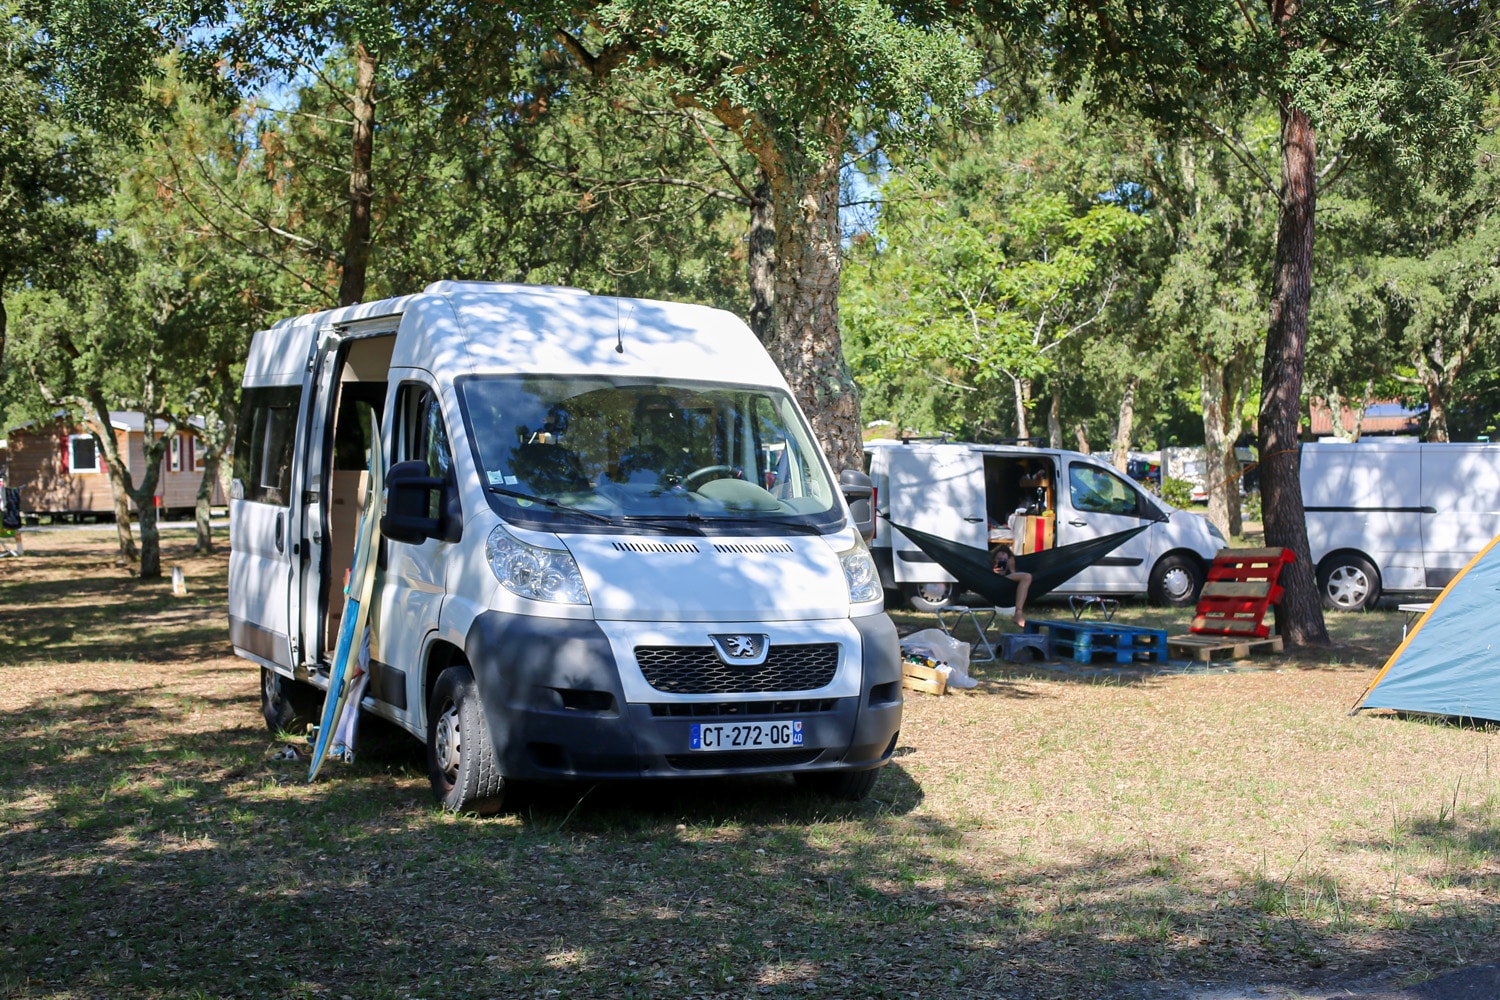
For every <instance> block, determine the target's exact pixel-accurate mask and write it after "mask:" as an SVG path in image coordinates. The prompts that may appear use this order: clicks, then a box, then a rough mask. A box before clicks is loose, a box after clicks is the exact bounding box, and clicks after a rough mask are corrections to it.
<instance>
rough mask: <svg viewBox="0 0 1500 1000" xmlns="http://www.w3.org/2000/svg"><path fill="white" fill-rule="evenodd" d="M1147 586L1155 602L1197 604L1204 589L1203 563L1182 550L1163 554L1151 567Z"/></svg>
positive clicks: (1169, 605) (1178, 605) (1180, 604)
mask: <svg viewBox="0 0 1500 1000" xmlns="http://www.w3.org/2000/svg"><path fill="white" fill-rule="evenodd" d="M1147 586H1148V590H1149V593H1150V596H1151V603H1153V604H1161V605H1165V606H1167V607H1174V608H1180V607H1186V606H1188V605H1191V604H1197V603H1198V592H1199V591H1201V590H1202V589H1203V564H1202V563H1200V562H1199V561H1198V560H1197V559H1195V558H1194V557H1192V556H1190V555H1185V554H1183V553H1181V552H1175V553H1172V554H1171V555H1166V556H1163V557H1162V558H1161V559H1159V560H1157V562H1156V565H1155V566H1153V567H1151V579H1150V581H1148V584H1147Z"/></svg>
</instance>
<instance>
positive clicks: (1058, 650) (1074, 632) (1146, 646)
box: [1026, 619, 1167, 663]
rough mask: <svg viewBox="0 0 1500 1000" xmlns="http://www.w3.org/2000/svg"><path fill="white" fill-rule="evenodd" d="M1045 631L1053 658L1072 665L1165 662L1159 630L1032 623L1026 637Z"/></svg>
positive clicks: (1099, 624)
mask: <svg viewBox="0 0 1500 1000" xmlns="http://www.w3.org/2000/svg"><path fill="white" fill-rule="evenodd" d="M1043 628H1045V629H1046V630H1047V646H1048V648H1049V649H1050V650H1051V651H1052V655H1053V656H1056V657H1066V658H1067V659H1070V660H1072V661H1074V662H1075V663H1094V662H1107V661H1113V662H1115V663H1133V662H1135V661H1136V660H1138V659H1141V658H1143V657H1144V658H1146V659H1151V660H1155V661H1156V662H1157V663H1165V662H1167V633H1166V632H1165V631H1163V630H1162V629H1154V628H1141V627H1139V626H1136V625H1119V624H1116V623H1114V622H1060V621H1039V620H1036V619H1032V620H1030V621H1028V622H1027V623H1026V631H1027V633H1035V632H1038V631H1039V630H1040V629H1043Z"/></svg>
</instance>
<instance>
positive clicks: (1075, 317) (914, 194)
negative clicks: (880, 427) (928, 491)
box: [842, 105, 1153, 437]
mask: <svg viewBox="0 0 1500 1000" xmlns="http://www.w3.org/2000/svg"><path fill="white" fill-rule="evenodd" d="M1083 125H1084V123H1083V122H1082V120H1081V119H1080V118H1079V116H1078V114H1077V110H1076V108H1059V107H1057V106H1055V105H1045V106H1044V108H1043V110H1042V112H1041V115H1040V117H1039V118H1038V119H1037V120H1031V121H1022V122H1018V123H1015V124H1012V125H1007V126H1003V127H1002V128H1000V129H999V130H998V131H997V132H996V133H995V134H994V135H992V136H988V137H984V138H980V139H977V140H973V141H969V142H966V143H963V144H962V145H957V146H956V148H950V149H949V150H947V151H946V152H947V155H948V156H949V157H950V159H949V161H948V162H947V163H946V164H944V166H945V167H946V170H945V172H943V173H941V174H940V173H938V172H937V171H920V170H907V171H903V172H900V173H897V174H896V175H895V176H893V177H892V178H891V179H890V180H889V181H888V182H887V183H886V184H885V185H884V188H883V190H882V211H881V217H880V219H879V222H878V225H877V227H876V229H875V230H874V232H872V233H871V234H870V235H869V236H868V238H862V239H860V240H857V241H856V242H855V244H854V246H853V247H852V248H851V252H850V255H849V261H848V264H847V265H846V270H845V279H844V286H845V290H844V295H843V300H842V310H843V317H844V324H845V330H846V332H847V336H848V339H849V342H850V353H851V357H852V358H854V359H855V360H856V366H857V377H859V378H860V381H861V386H862V388H863V389H864V390H865V392H866V396H867V406H866V417H867V418H869V417H872V416H881V417H890V418H898V417H899V418H902V419H909V417H910V415H911V413H912V412H913V411H915V412H918V413H924V414H928V415H931V416H932V417H934V418H936V419H938V420H939V421H940V422H941V426H943V427H950V428H957V429H960V430H961V431H965V430H967V431H973V432H977V433H978V434H980V435H982V436H991V437H993V436H996V434H997V433H998V432H1000V431H1001V428H1003V427H1004V426H1005V424H1006V423H1008V422H1009V421H1008V420H1005V419H1004V418H1003V417H1002V414H1004V413H1005V412H1006V411H1007V410H1011V411H1012V412H1013V410H1012V407H1013V405H1014V404H1013V399H1014V397H1015V396H1016V394H1017V391H1018V389H1019V391H1020V392H1021V393H1022V395H1025V396H1028V397H1029V394H1030V387H1031V385H1032V384H1033V383H1034V382H1035V381H1036V380H1039V379H1046V378H1055V379H1058V380H1062V379H1065V378H1073V377H1076V376H1078V375H1080V374H1081V373H1082V371H1083V370H1084V367H1085V366H1084V364H1083V362H1082V361H1081V360H1080V358H1081V355H1082V353H1083V351H1084V349H1085V348H1084V347H1083V346H1082V344H1083V342H1084V341H1087V342H1088V345H1089V346H1090V347H1092V346H1094V345H1095V344H1097V343H1099V342H1101V341H1108V342H1109V343H1111V344H1118V343H1121V342H1122V341H1123V340H1124V339H1132V338H1133V337H1134V336H1135V335H1136V334H1137V333H1138V330H1137V328H1136V327H1133V326H1132V318H1131V316H1130V315H1129V310H1128V309H1126V308H1122V304H1128V303H1130V302H1132V300H1133V299H1134V298H1136V297H1138V296H1137V289H1138V287H1139V284H1140V283H1141V282H1142V281H1143V280H1149V274H1147V275H1142V274H1141V273H1140V271H1139V270H1134V269H1133V268H1132V263H1133V262H1138V261H1139V259H1140V257H1141V250H1142V248H1143V247H1145V246H1147V245H1149V240H1150V237H1151V233H1152V230H1153V226H1152V222H1151V218H1150V216H1149V214H1147V213H1144V212H1141V211H1138V210H1132V208H1131V207H1128V205H1127V204H1126V203H1125V199H1122V198H1119V197H1115V196H1113V194H1112V195H1111V196H1110V197H1101V196H1100V192H1118V191H1122V190H1131V188H1129V187H1128V186H1127V185H1125V183H1124V179H1125V178H1123V177H1122V175H1121V173H1119V172H1118V164H1116V163H1113V162H1112V157H1114V156H1116V155H1117V153H1116V152H1115V150H1113V149H1110V148H1108V147H1109V144H1108V143H1107V142H1105V141H1100V140H1095V139H1090V138H1082V139H1080V136H1079V133H1080V132H1081V131H1083ZM1080 147H1082V148H1080ZM1101 147H1104V148H1103V149H1101ZM1018 161H1019V162H1022V163H1024V164H1026V168H1027V169H1024V170H1017V169H1015V168H1014V166H1013V164H1015V163H1017V162H1018ZM1137 319H1138V317H1137ZM1075 341H1077V342H1079V343H1078V345H1075V344H1074V343H1073V342H1075ZM1122 353H1128V351H1126V352H1122ZM1091 364H1093V365H1094V366H1095V371H1097V372H1101V373H1102V372H1106V371H1108V372H1110V376H1111V377H1112V376H1113V375H1114V374H1115V371H1118V370H1123V369H1124V368H1126V367H1128V366H1127V365H1125V364H1123V363H1122V364H1118V366H1116V365H1115V363H1114V362H1106V361H1104V360H1103V356H1102V355H1098V354H1096V355H1095V356H1094V357H1093V359H1092V361H1091ZM1112 368H1115V371H1111V369H1112ZM924 381H925V382H926V383H927V385H929V386H931V387H932V388H930V389H928V390H927V391H926V392H925V393H924V392H923V391H922V390H921V389H920V388H919V386H920V385H921V384H922V382H924ZM1091 388H1092V392H1091V394H1090V395H1091V397H1092V398H1093V399H1098V398H1099V397H1100V396H1101V395H1102V396H1104V397H1105V398H1109V397H1110V396H1111V395H1113V396H1114V399H1115V400H1117V399H1118V395H1116V394H1114V393H1113V392H1106V393H1102V394H1101V393H1100V392H1099V391H1098V386H1097V385H1096V386H1093V387H1091ZM913 392H915V393H916V398H918V399H921V398H924V397H925V398H926V400H927V403H925V404H922V405H917V406H913V405H911V403H910V402H908V403H907V404H900V405H897V406H895V408H893V409H889V410H874V409H872V408H871V404H875V405H881V404H884V405H890V403H891V401H892V400H893V399H894V397H895V396H897V395H900V396H905V397H908V398H910V396H911V394H912V393H913ZM932 426H933V425H930V424H929V425H928V429H931V428H932Z"/></svg>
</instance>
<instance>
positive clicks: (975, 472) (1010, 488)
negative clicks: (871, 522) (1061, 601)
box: [866, 441, 1227, 610]
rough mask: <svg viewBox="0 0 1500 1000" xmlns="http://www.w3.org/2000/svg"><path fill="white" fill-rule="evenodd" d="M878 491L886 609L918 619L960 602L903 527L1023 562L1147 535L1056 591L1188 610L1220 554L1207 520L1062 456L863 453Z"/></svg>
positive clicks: (872, 447)
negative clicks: (1003, 551)
mask: <svg viewBox="0 0 1500 1000" xmlns="http://www.w3.org/2000/svg"><path fill="white" fill-rule="evenodd" d="M866 455H867V458H868V464H869V471H870V479H871V482H872V483H873V484H874V488H875V505H876V514H877V517H876V520H875V538H874V540H873V541H872V542H871V545H870V549H871V552H872V553H873V554H874V556H875V562H876V565H877V566H878V567H879V569H880V578H881V583H882V585H883V586H884V587H885V589H886V591H887V592H888V593H889V594H890V595H891V596H892V599H899V600H904V601H907V602H909V603H910V604H911V606H913V607H915V608H917V609H918V610H931V609H933V608H938V607H942V606H944V605H946V604H948V603H949V602H951V601H952V600H954V598H956V597H957V594H956V593H955V590H954V587H955V581H954V579H953V577H952V576H951V575H949V574H948V573H947V572H946V571H945V570H944V569H943V568H942V567H941V566H939V565H938V564H937V563H936V562H934V561H933V560H932V558H931V557H930V556H928V555H927V553H925V552H923V551H922V550H921V549H920V548H918V547H917V546H916V545H915V544H914V543H912V542H911V541H910V540H909V539H908V538H907V537H906V536H905V535H903V534H902V533H901V531H900V528H899V527H898V526H903V525H904V526H906V527H910V528H915V529H917V530H919V531H925V532H928V533H929V534H933V535H937V536H939V537H941V538H946V539H949V540H951V541H954V542H958V543H960V544H963V545H968V546H971V547H973V548H976V549H985V548H987V547H990V546H992V545H994V544H997V543H999V542H1000V541H1002V540H1003V541H1008V542H1010V543H1011V544H1012V545H1013V547H1014V549H1015V551H1016V552H1017V553H1018V554H1022V553H1027V552H1035V551H1038V550H1039V549H1046V548H1053V547H1056V546H1062V545H1071V544H1074V543H1076V542H1083V541H1087V540H1089V539H1092V538H1097V537H1100V536H1102V535H1108V534H1112V533H1114V532H1117V531H1124V530H1127V529H1129V528H1134V527H1138V526H1140V525H1142V524H1145V525H1148V528H1147V530H1146V531H1143V532H1141V533H1140V534H1138V535H1136V536H1135V537H1134V538H1131V539H1129V540H1128V541H1126V542H1125V543H1124V544H1122V545H1121V546H1120V547H1119V548H1117V549H1115V550H1114V551H1112V552H1110V553H1109V554H1108V555H1106V556H1105V557H1103V558H1102V559H1100V560H1098V561H1097V562H1096V563H1094V564H1093V565H1092V566H1088V567H1086V568H1084V569H1083V570H1082V571H1080V572H1079V573H1078V574H1077V575H1076V576H1074V577H1072V578H1071V579H1070V580H1068V582H1067V583H1065V584H1064V585H1063V586H1061V587H1059V588H1057V590H1055V591H1054V593H1058V594H1100V595H1106V594H1107V595H1132V594H1147V595H1149V596H1150V597H1151V599H1152V600H1154V601H1156V602H1157V603H1160V604H1169V605H1190V604H1193V603H1195V602H1196V601H1197V599H1198V592H1199V591H1200V590H1201V589H1202V588H1203V581H1204V579H1205V578H1206V575H1207V570H1208V564H1209V563H1211V562H1212V561H1213V557H1214V555H1215V554H1216V553H1217V552H1218V551H1219V549H1221V548H1224V546H1225V545H1226V544H1227V543H1226V542H1225V540H1224V536H1223V535H1222V534H1221V533H1220V532H1219V530H1218V529H1217V528H1215V527H1214V526H1213V524H1212V523H1211V522H1210V521H1209V520H1208V519H1207V518H1205V517H1202V516H1200V515H1198V514H1194V513H1190V512H1188V511H1182V510H1178V509H1176V508H1174V507H1172V506H1170V505H1169V504H1167V503H1165V502H1163V501H1162V500H1161V499H1159V498H1158V497H1155V496H1153V495H1152V494H1150V493H1148V492H1146V491H1145V490H1143V489H1141V488H1140V487H1139V486H1138V485H1137V484H1136V483H1135V482H1134V481H1132V480H1131V479H1130V478H1129V477H1128V476H1126V475H1125V474H1123V473H1121V472H1120V471H1119V470H1117V469H1115V468H1114V467H1113V466H1111V465H1107V464H1105V463H1104V462H1101V461H1099V460H1098V459H1097V458H1094V457H1093V456H1091V455H1084V454H1082V453H1080V452H1076V451H1066V450H1064V449H1061V448H1035V447H1029V446H1021V445H982V444H955V443H934V442H923V441H910V442H902V441H871V442H868V443H867V445H866Z"/></svg>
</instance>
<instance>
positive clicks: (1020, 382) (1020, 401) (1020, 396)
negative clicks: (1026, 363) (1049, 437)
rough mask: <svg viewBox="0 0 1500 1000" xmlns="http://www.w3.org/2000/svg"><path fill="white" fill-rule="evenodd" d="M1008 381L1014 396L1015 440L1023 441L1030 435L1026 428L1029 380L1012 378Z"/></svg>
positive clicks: (1029, 393)
mask: <svg viewBox="0 0 1500 1000" xmlns="http://www.w3.org/2000/svg"><path fill="white" fill-rule="evenodd" d="M1010 381H1011V386H1012V387H1013V388H1014V389H1015V397H1016V440H1017V441H1025V440H1026V439H1027V438H1028V437H1029V436H1030V435H1029V434H1028V433H1027V429H1026V398H1027V397H1028V396H1029V395H1031V392H1030V388H1029V387H1030V380H1029V379H1021V378H1012V379H1011V380H1010Z"/></svg>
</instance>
